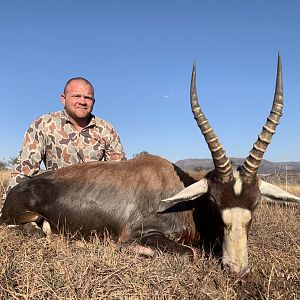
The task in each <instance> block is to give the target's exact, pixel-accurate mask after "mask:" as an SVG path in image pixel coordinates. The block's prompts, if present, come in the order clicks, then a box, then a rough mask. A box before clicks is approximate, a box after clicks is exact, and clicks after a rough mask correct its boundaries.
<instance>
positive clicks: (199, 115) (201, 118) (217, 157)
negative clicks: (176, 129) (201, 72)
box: [190, 63, 233, 182]
mask: <svg viewBox="0 0 300 300" xmlns="http://www.w3.org/2000/svg"><path fill="white" fill-rule="evenodd" d="M190 99H191V107H192V112H193V114H194V118H195V120H196V122H197V124H198V127H199V128H200V130H201V132H202V134H203V135H204V138H205V141H206V143H207V145H208V148H209V150H210V152H211V156H212V159H213V161H214V165H215V170H216V172H217V173H216V174H217V176H218V177H219V178H220V179H221V180H222V182H229V181H230V180H231V179H232V176H233V171H232V166H231V163H230V161H229V159H228V158H227V156H226V153H225V151H224V150H223V147H222V145H221V144H220V143H219V141H218V137H217V136H216V134H215V133H214V131H213V129H212V127H211V126H210V125H209V123H208V120H207V119H206V117H205V115H204V113H203V112H202V110H201V107H200V105H199V103H198V97H197V91H196V64H195V63H194V65H193V72H192V80H191V89H190Z"/></svg>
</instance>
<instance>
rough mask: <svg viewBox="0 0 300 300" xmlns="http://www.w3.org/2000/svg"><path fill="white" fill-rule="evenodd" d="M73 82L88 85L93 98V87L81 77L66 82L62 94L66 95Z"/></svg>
mask: <svg viewBox="0 0 300 300" xmlns="http://www.w3.org/2000/svg"><path fill="white" fill-rule="evenodd" d="M73 81H81V82H83V83H85V84H87V85H89V86H90V87H91V89H92V92H93V96H94V87H93V86H92V84H91V83H90V82H89V81H88V80H87V79H85V78H83V77H74V78H71V79H69V80H68V81H67V83H66V85H65V87H64V94H66V93H67V92H68V87H69V85H70V84H71V82H73Z"/></svg>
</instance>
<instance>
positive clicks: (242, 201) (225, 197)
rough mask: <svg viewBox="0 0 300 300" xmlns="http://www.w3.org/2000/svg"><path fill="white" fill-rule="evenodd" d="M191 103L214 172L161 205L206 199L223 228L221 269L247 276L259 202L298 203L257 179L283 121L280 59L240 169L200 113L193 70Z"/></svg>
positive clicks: (281, 191)
mask: <svg viewBox="0 0 300 300" xmlns="http://www.w3.org/2000/svg"><path fill="white" fill-rule="evenodd" d="M190 100H191V108H192V112H193V114H194V118H195V120H196V122H197V124H198V127H199V128H200V130H201V132H202V134H203V135H204V138H205V141H206V143H207V145H208V147H209V149H210V152H211V156H212V159H213V162H214V167H215V168H214V170H213V171H211V172H210V173H208V174H207V176H205V178H203V179H202V180H200V181H198V182H196V183H194V184H192V185H190V186H189V187H187V188H185V189H184V190H182V191H181V192H179V193H178V194H176V195H174V196H173V197H171V198H168V199H164V200H163V201H166V202H174V203H175V202H180V201H189V200H194V199H197V200H196V201H201V199H203V197H201V196H203V195H207V197H209V199H210V200H211V201H212V202H214V203H215V204H216V206H217V209H218V211H219V213H220V216H221V218H222V222H223V228H224V229H223V230H224V232H223V239H222V264H223V265H224V266H226V267H229V269H230V270H231V271H233V272H234V273H237V274H239V275H244V274H246V273H249V267H248V250H247V239H248V230H249V228H250V225H251V219H252V214H253V211H254V210H255V208H256V206H257V204H258V202H259V201H260V200H261V198H262V196H264V199H267V200H269V201H280V202H281V203H288V202H298V203H300V198H299V197H296V196H294V195H292V194H290V193H288V192H286V191H284V190H282V189H280V188H278V187H276V186H274V185H272V184H269V183H267V182H264V181H263V180H261V179H260V178H259V177H258V176H257V171H258V168H259V165H260V162H261V160H262V158H263V155H264V153H265V152H266V149H267V147H268V145H269V144H270V142H271V138H272V136H273V134H274V133H275V130H276V127H277V125H278V124H279V120H280V117H281V115H282V108H283V83H282V68H281V59H280V55H279V54H278V64H277V78H276V88H275V96H274V101H273V105H272V109H271V112H270V114H269V116H268V118H267V121H266V123H265V125H264V126H263V129H262V131H261V133H260V135H259V136H258V139H257V141H256V142H255V143H254V145H253V148H252V149H251V151H250V153H249V155H248V157H247V158H246V159H245V162H244V165H243V166H239V167H238V168H234V167H233V166H232V164H231V162H230V160H229V159H228V157H227V156H226V153H225V151H224V150H223V147H222V145H221V144H220V143H219V141H218V137H217V136H216V134H215V133H214V130H213V128H212V127H211V126H210V125H209V122H208V120H207V119H206V117H205V115H204V113H203V112H202V109H201V107H200V105H199V103H198V97H197V92H196V68H195V64H194V66H193V72H192V80H191V89H190Z"/></svg>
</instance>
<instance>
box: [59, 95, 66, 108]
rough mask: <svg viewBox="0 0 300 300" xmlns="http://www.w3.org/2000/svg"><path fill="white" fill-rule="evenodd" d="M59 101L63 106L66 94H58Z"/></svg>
mask: <svg viewBox="0 0 300 300" xmlns="http://www.w3.org/2000/svg"><path fill="white" fill-rule="evenodd" d="M60 101H61V103H62V105H63V106H64V107H65V104H66V96H65V94H61V95H60Z"/></svg>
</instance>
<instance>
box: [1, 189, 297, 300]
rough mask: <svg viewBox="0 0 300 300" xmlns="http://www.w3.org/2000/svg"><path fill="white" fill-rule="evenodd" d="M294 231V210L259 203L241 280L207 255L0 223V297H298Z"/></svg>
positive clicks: (295, 234)
mask: <svg viewBox="0 0 300 300" xmlns="http://www.w3.org/2000/svg"><path fill="white" fill-rule="evenodd" d="M292 188H293V191H295V193H297V194H298V195H299V196H300V187H299V186H294V187H292ZM299 232H300V222H299V211H298V209H297V208H291V207H283V206H281V207H279V206H275V205H267V204H261V205H260V206H259V207H258V209H257V211H256V213H255V216H254V220H253V225H252V229H251V233H250V237H249V257H250V266H251V267H252V276H251V278H250V279H249V280H248V281H243V282H241V281H237V280H235V278H234V277H232V276H231V275H228V274H225V273H223V272H222V271H221V270H220V265H219V262H218V261H217V260H215V259H213V258H211V257H208V258H207V257H200V258H199V260H198V261H197V262H196V263H194V264H192V263H190V262H188V261H186V260H184V259H183V258H181V257H174V256H171V255H167V254H160V255H157V256H156V257H154V258H145V257H142V256H137V255H134V254H133V253H131V252H129V251H128V249H127V248H125V247H124V248H119V247H117V246H116V245H115V243H113V242H112V241H111V240H110V238H109V237H105V238H98V237H93V238H92V240H91V242H86V241H84V240H71V239H67V238H66V237H64V236H54V237H52V238H50V239H34V238H30V237H27V236H24V235H23V234H22V233H20V232H18V231H15V230H9V229H7V228H5V227H3V226H0V299H128V300H129V299H283V300H286V299H299V298H300V264H299V262H300V235H299Z"/></svg>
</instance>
